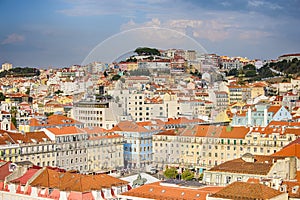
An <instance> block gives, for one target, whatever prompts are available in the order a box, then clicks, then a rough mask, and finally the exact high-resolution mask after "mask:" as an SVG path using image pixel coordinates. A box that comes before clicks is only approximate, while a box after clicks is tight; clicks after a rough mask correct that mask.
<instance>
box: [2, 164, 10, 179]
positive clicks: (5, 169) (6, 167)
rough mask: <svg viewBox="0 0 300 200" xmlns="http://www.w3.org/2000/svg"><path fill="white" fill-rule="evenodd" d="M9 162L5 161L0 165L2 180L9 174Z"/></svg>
mask: <svg viewBox="0 0 300 200" xmlns="http://www.w3.org/2000/svg"><path fill="white" fill-rule="evenodd" d="M10 164H11V162H7V163H5V164H4V165H2V166H0V181H4V180H5V178H6V177H7V176H8V175H10V174H11V172H10V171H9V166H10Z"/></svg>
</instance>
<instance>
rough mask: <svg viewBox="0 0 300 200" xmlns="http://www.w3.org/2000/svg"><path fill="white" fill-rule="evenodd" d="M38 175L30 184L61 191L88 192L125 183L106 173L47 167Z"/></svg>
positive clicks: (125, 182)
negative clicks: (79, 171)
mask: <svg viewBox="0 0 300 200" xmlns="http://www.w3.org/2000/svg"><path fill="white" fill-rule="evenodd" d="M38 173H39V174H38V176H37V177H36V178H35V179H34V180H32V181H31V183H29V184H30V185H31V186H38V187H46V188H56V189H59V190H62V191H77V192H90V191H92V190H101V189H102V188H111V187H112V186H119V185H127V184H128V182H127V181H123V180H120V179H118V178H114V177H112V176H109V175H107V174H99V175H83V174H76V173H70V172H58V171H55V170H51V169H48V168H44V169H41V170H40V171H39V172H38Z"/></svg>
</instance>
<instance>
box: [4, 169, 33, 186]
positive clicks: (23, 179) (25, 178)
mask: <svg viewBox="0 0 300 200" xmlns="http://www.w3.org/2000/svg"><path fill="white" fill-rule="evenodd" d="M37 171H39V169H34V168H31V169H28V170H27V172H26V173H25V174H24V175H23V176H21V177H19V178H17V179H14V180H12V181H10V182H12V183H19V184H21V185H26V183H27V181H28V180H29V179H30V178H31V177H32V176H33V175H34V174H35V173H36V172H37Z"/></svg>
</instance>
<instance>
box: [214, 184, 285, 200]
mask: <svg viewBox="0 0 300 200" xmlns="http://www.w3.org/2000/svg"><path fill="white" fill-rule="evenodd" d="M281 194H282V193H281V192H279V191H278V190H275V189H272V188H270V187H268V186H265V185H262V184H259V183H246V182H234V183H232V184H230V185H228V186H227V187H225V188H223V189H221V190H220V191H218V192H216V193H214V194H212V195H210V197H216V198H224V199H241V200H257V199H260V200H268V199H272V198H274V197H278V196H279V195H281Z"/></svg>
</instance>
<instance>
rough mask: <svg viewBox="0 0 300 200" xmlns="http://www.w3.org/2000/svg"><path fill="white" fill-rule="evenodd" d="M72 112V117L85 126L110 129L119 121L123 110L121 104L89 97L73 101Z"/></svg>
mask: <svg viewBox="0 0 300 200" xmlns="http://www.w3.org/2000/svg"><path fill="white" fill-rule="evenodd" d="M72 114H73V118H74V119H75V120H77V121H80V122H82V123H83V124H84V126H85V127H89V126H97V127H101V128H105V129H111V128H112V127H114V126H115V125H116V124H117V123H118V122H119V120H120V119H119V116H121V115H122V114H123V110H122V108H121V105H119V104H117V103H115V102H113V101H109V100H107V99H103V100H93V99H89V100H81V101H79V102H76V103H74V105H73V111H72Z"/></svg>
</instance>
